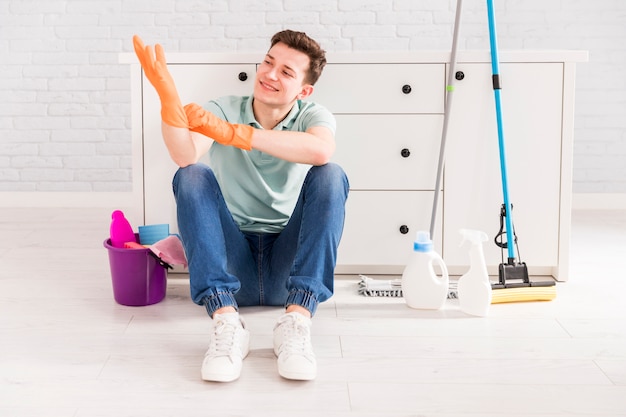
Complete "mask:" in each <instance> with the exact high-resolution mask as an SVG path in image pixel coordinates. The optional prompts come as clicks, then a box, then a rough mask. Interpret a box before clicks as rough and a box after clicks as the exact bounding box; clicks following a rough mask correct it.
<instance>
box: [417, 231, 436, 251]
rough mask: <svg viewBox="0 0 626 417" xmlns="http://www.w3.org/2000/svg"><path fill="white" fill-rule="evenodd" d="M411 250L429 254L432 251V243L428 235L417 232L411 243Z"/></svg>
mask: <svg viewBox="0 0 626 417" xmlns="http://www.w3.org/2000/svg"><path fill="white" fill-rule="evenodd" d="M413 250H414V251H415V252H430V251H432V250H433V241H432V240H430V233H428V232H424V231H419V232H417V235H416V236H415V241H414V242H413Z"/></svg>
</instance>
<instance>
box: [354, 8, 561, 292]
mask: <svg viewBox="0 0 626 417" xmlns="http://www.w3.org/2000/svg"><path fill="white" fill-rule="evenodd" d="M462 3H463V1H462V0H457V7H456V17H455V22H454V34H453V41H452V50H451V55H450V64H449V66H450V69H449V73H448V83H447V87H446V106H445V112H444V121H443V130H442V137H441V144H440V151H439V163H438V166H437V178H436V185H435V194H434V199H433V207H432V213H431V222H430V236H431V239H432V238H433V236H434V234H435V223H436V215H437V206H438V200H439V191H440V188H441V180H442V178H443V166H444V161H445V147H446V140H447V133H448V125H449V119H450V110H451V108H452V96H453V95H452V92H453V91H454V80H455V78H456V71H455V67H456V61H457V59H456V55H457V50H458V37H459V30H460V25H461V10H462V5H463V4H462ZM487 12H488V21H489V40H490V47H491V63H492V69H493V77H492V79H493V89H494V96H495V104H496V118H497V127H498V144H499V148H500V168H501V174H502V189H503V195H504V204H503V205H502V209H501V213H500V232H499V233H498V235H497V236H496V239H495V242H496V245H498V246H499V247H500V248H501V249H507V250H508V259H507V262H506V263H505V262H504V259H503V262H502V263H501V264H500V265H499V268H498V282H497V283H492V291H493V293H492V304H497V303H507V302H517V301H549V300H552V299H554V298H555V297H556V290H555V283H554V281H531V280H530V279H529V276H528V268H527V266H526V263H524V262H517V260H516V258H515V253H514V251H513V245H509V244H508V242H509V241H510V242H513V244H515V247H516V248H517V251H518V257H519V248H518V247H517V236H515V233H514V229H513V220H512V214H511V210H512V208H513V206H512V204H510V202H509V192H508V177H507V169H506V153H505V148H504V132H503V128H502V106H501V97H500V90H501V85H500V74H499V60H498V52H497V40H496V33H495V31H496V27H495V13H494V8H493V0H487ZM460 79H462V78H460ZM504 223H506V229H504ZM503 235H506V237H507V242H503V241H502V236H503ZM511 235H513V239H512V240H510V238H511ZM503 258H504V255H503ZM360 277H361V281H360V282H359V293H360V294H362V295H365V296H370V297H401V296H402V285H401V280H400V279H396V280H381V281H377V280H373V279H372V278H369V277H366V276H364V275H361V276H360ZM450 284H451V287H450V291H449V293H448V298H457V292H456V288H455V287H453V286H452V284H453V282H451V283H450ZM454 284H456V283H454Z"/></svg>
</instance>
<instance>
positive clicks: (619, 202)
mask: <svg viewBox="0 0 626 417" xmlns="http://www.w3.org/2000/svg"><path fill="white" fill-rule="evenodd" d="M572 210H626V194H602V193H584V194H583V193H575V194H572Z"/></svg>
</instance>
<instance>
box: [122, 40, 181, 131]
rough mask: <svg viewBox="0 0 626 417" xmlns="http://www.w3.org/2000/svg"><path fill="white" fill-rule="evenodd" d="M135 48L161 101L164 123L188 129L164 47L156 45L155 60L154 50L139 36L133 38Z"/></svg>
mask: <svg viewBox="0 0 626 417" xmlns="http://www.w3.org/2000/svg"><path fill="white" fill-rule="evenodd" d="M133 46H134V47H135V54H137V58H139V62H140V63H141V67H142V68H143V71H144V73H145V74H146V77H147V78H148V80H149V81H150V83H151V84H152V86H153V87H154V88H155V90H156V91H157V94H158V95H159V98H160V99H161V119H162V120H163V122H164V123H165V124H168V125H170V126H174V127H185V128H186V127H188V122H187V116H186V115H185V111H184V109H183V106H182V104H181V102H180V98H179V97H178V91H176V85H175V84H174V80H173V79H172V76H171V75H170V73H169V71H168V70H167V63H166V61H165V53H164V52H163V47H162V46H161V45H159V44H156V45H155V47H154V50H155V52H156V58H155V55H154V54H153V53H152V48H151V47H150V46H144V44H143V41H142V40H141V38H140V37H139V36H137V35H135V36H133Z"/></svg>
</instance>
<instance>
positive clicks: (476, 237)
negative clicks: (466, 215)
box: [459, 229, 489, 246]
mask: <svg viewBox="0 0 626 417" xmlns="http://www.w3.org/2000/svg"><path fill="white" fill-rule="evenodd" d="M459 233H461V236H462V237H463V240H462V241H461V244H460V245H459V246H463V245H464V244H465V242H469V243H470V244H472V245H481V244H482V243H483V242H486V241H487V240H489V236H487V233H485V232H483V231H481V230H472V229H459Z"/></svg>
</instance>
